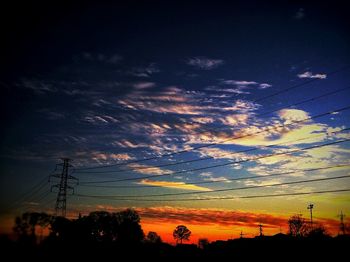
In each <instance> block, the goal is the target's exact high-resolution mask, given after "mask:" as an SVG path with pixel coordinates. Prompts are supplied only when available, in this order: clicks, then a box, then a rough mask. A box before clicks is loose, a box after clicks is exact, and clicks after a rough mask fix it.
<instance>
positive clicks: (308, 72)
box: [298, 71, 327, 79]
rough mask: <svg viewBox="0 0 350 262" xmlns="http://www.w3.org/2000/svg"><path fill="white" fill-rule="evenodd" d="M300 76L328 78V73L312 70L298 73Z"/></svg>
mask: <svg viewBox="0 0 350 262" xmlns="http://www.w3.org/2000/svg"><path fill="white" fill-rule="evenodd" d="M298 77H299V78H318V79H326V78H327V75H326V74H313V73H312V72H310V71H306V72H304V73H301V74H298Z"/></svg>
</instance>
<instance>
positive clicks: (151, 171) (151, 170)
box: [128, 163, 171, 175]
mask: <svg viewBox="0 0 350 262" xmlns="http://www.w3.org/2000/svg"><path fill="white" fill-rule="evenodd" d="M128 167H129V168H130V169H131V170H133V171H135V172H137V173H140V174H147V175H161V174H164V173H170V172H171V170H167V169H161V168H159V167H154V166H150V165H141V164H138V163H132V164H128Z"/></svg>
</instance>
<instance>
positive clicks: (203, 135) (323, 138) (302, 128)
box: [0, 1, 350, 243]
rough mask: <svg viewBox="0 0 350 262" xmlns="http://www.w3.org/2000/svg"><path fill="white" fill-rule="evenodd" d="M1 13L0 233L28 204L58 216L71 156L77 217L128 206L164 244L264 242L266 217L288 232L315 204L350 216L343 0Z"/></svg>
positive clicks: (142, 4) (19, 6)
mask: <svg viewBox="0 0 350 262" xmlns="http://www.w3.org/2000/svg"><path fill="white" fill-rule="evenodd" d="M205 2H206V1H205ZM3 10H4V11H3V12H4V15H2V18H1V20H2V21H1V24H2V25H1V27H2V32H3V33H2V34H3V40H2V42H3V43H2V47H1V51H0V52H1V57H2V59H1V64H0V66H1V72H2V73H1V75H0V88H1V89H0V90H1V93H2V95H1V98H0V99H1V101H0V102H1V113H2V114H1V115H2V128H1V130H0V133H1V136H2V139H1V141H0V150H1V152H0V161H1V165H0V172H1V173H0V179H1V180H0V185H1V190H0V192H1V193H0V194H1V198H0V220H1V221H2V223H1V224H2V226H1V227H0V230H1V232H9V231H11V226H12V224H13V218H14V216H16V215H18V214H21V213H22V212H25V211H38V210H39V211H46V212H51V213H52V212H54V207H55V201H56V195H57V189H55V188H53V190H52V192H50V189H51V186H53V185H55V184H56V183H58V181H57V178H56V179H55V178H51V179H50V182H48V176H49V175H52V174H59V173H61V172H62V166H60V165H58V166H57V165H56V164H58V163H61V162H62V161H61V160H60V159H61V158H70V159H71V161H70V163H71V165H72V167H70V168H69V170H70V175H72V176H74V177H76V178H78V179H79V185H74V194H72V193H73V192H72V191H71V190H70V191H69V195H68V196H67V214H68V216H69V217H76V216H77V215H78V214H79V213H82V214H88V213H89V212H90V211H94V210H108V211H111V212H114V211H117V210H121V209H124V208H128V207H132V208H135V209H136V210H137V211H138V212H139V214H140V215H141V221H142V226H143V229H144V231H145V232H146V233H147V232H148V231H156V232H158V233H159V234H160V235H161V236H162V238H163V239H164V240H166V241H168V242H169V243H174V240H173V239H172V231H173V229H174V228H175V227H176V226H177V225H179V224H185V225H187V226H188V227H189V229H190V230H191V231H192V237H191V241H192V242H194V243H196V241H197V240H198V238H203V237H206V238H208V239H209V240H216V239H229V238H236V237H239V234H240V232H241V231H242V232H243V233H244V234H245V236H247V237H253V236H255V235H257V234H258V224H259V223H262V224H263V226H264V233H265V234H266V235H272V234H275V233H279V232H284V233H287V230H288V229H287V220H288V218H289V217H290V216H292V215H294V214H299V213H300V214H302V215H303V216H304V217H305V218H306V219H309V210H308V209H307V206H308V205H309V204H310V203H313V204H314V209H313V212H314V219H315V221H316V222H317V223H322V224H323V225H325V227H326V228H327V230H328V232H329V233H331V234H333V235H335V234H337V233H338V231H339V230H338V227H339V218H338V217H337V215H339V213H340V212H341V211H342V212H343V213H345V214H348V218H349V217H350V205H349V203H350V202H349V200H350V193H349V191H340V192H334V191H339V190H349V189H350V179H349V177H347V176H350V172H349V171H350V169H349V165H350V162H349V155H350V142H349V141H348V140H349V139H350V134H349V130H348V128H350V121H349V120H350V118H349V117H350V108H349V107H350V104H349V101H350V100H349V95H350V79H349V72H350V64H349V55H350V48H349V46H350V34H349V33H348V28H349V18H348V7H347V6H346V4H345V3H342V2H341V1H322V3H320V2H319V1H307V2H304V1H264V2H263V3H262V1H234V2H233V1H232V2H230V1H208V2H206V3H203V2H202V1H117V3H108V2H104V1H98V3H97V2H93V1H84V2H81V3H79V2H75V3H62V2H59V1H58V2H55V1H54V2H53V3H51V2H50V4H48V3H46V4H44V3H39V2H38V3H26V4H24V3H16V1H14V3H13V4H9V5H7V6H4V8H3ZM307 180H311V181H309V182H305V181H307ZM71 182H72V183H71V185H72V186H73V184H74V183H73V182H74V181H71ZM269 185H270V186H269ZM271 185H272V186H271ZM320 191H322V192H323V193H318V194H300V193H312V192H320ZM324 191H331V192H328V193H327V192H324ZM276 194H277V195H282V196H271V195H276ZM346 221H347V223H348V222H350V221H349V220H346Z"/></svg>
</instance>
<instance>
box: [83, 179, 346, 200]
mask: <svg viewBox="0 0 350 262" xmlns="http://www.w3.org/2000/svg"><path fill="white" fill-rule="evenodd" d="M343 178H350V175H344V176H336V177H326V178H316V179H308V180H298V181H291V182H284V183H275V184H269V185H256V186H245V187H235V188H225V189H215V190H211V191H195V192H181V193H166V194H148V195H113V196H112V195H103V196H99V195H95V196H94V197H110V198H115V199H119V198H138V197H141V198H142V197H164V196H181V195H198V194H211V193H217V192H227V191H236V190H247V189H255V188H265V187H275V186H284V185H294V184H302V183H311V182H319V181H329V180H336V179H343ZM77 195H78V196H81V195H80V194H77Z"/></svg>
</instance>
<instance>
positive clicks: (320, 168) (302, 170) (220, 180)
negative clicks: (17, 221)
mask: <svg viewBox="0 0 350 262" xmlns="http://www.w3.org/2000/svg"><path fill="white" fill-rule="evenodd" d="M347 166H350V164H340V165H335V166H327V167H319V168H311V169H297V170H293V171H289V172H283V173H274V174H269V175H264V176H247V177H237V178H225V179H218V180H214V181H197V182H191V183H186V185H202V184H213V183H222V182H228V181H237V180H238V181H240V180H247V179H257V178H260V179H261V178H266V177H273V176H284V175H290V174H296V173H299V172H312V171H319V170H327V169H332V168H339V167H347ZM80 186H82V187H101V188H148V187H158V188H159V186H152V185H134V186H127V185H125V186H121V185H119V186H118V185H114V186H108V185H84V184H80Z"/></svg>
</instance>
